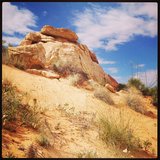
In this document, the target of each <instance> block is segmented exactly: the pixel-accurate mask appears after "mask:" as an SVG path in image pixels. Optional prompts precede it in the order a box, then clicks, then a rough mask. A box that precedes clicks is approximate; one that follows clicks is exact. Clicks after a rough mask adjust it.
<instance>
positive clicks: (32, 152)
mask: <svg viewBox="0 0 160 160" xmlns="http://www.w3.org/2000/svg"><path fill="white" fill-rule="evenodd" d="M27 157H28V158H37V148H36V147H35V146H34V145H33V144H31V145H30V146H29V148H28V152H27Z"/></svg>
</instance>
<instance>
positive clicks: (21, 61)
mask: <svg viewBox="0 0 160 160" xmlns="http://www.w3.org/2000/svg"><path fill="white" fill-rule="evenodd" d="M8 53H9V56H10V58H11V59H12V63H13V65H15V66H18V67H19V68H23V69H28V68H37V69H39V68H44V66H45V49H44V47H43V45H42V44H39V43H38V44H32V45H24V46H18V47H8Z"/></svg>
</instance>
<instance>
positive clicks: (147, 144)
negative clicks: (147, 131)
mask: <svg viewBox="0 0 160 160" xmlns="http://www.w3.org/2000/svg"><path fill="white" fill-rule="evenodd" d="M143 146H144V149H145V150H146V151H147V150H148V149H149V148H150V147H151V146H152V143H151V142H150V141H149V140H148V139H147V140H145V141H144V142H143Z"/></svg>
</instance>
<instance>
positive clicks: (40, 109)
mask: <svg viewBox="0 0 160 160" xmlns="http://www.w3.org/2000/svg"><path fill="white" fill-rule="evenodd" d="M5 50H6V49H5V48H4V51H5ZM7 54H8V56H7ZM3 55H5V56H6V57H5V58H6V59H3V62H4V63H5V62H6V64H3V65H2V99H3V101H2V106H3V108H2V124H3V127H2V156H3V157H10V158H13V157H19V158H20V157H26V158H27V157H29V158H36V157H41V158H44V157H45V158H48V157H50V158H56V157H57V158H65V157H67V158H71V157H78V158H95V157H102V158H111V157H112V158H115V157H121V158H126V157H147V158H149V157H156V156H157V108H156V107H155V106H153V104H152V98H151V97H149V96H148V97H144V96H143V94H142V93H141V92H140V90H138V89H136V88H134V87H133V86H128V88H127V89H123V90H120V91H119V92H118V87H119V83H118V82H117V81H116V80H115V79H114V77H112V76H111V75H109V74H107V73H106V72H105V71H104V70H103V68H102V67H101V66H100V65H99V62H98V59H97V57H96V54H95V53H93V52H92V51H90V50H89V48H88V47H87V46H86V45H84V44H81V43H79V42H78V36H77V35H76V33H74V32H73V31H71V30H69V29H65V28H55V27H52V26H48V25H45V26H43V27H42V28H41V30H40V31H39V32H31V33H28V34H27V35H26V36H25V37H24V39H23V40H22V41H21V43H20V44H19V45H18V46H16V47H8V48H7V52H6V54H5V52H4V53H3ZM7 57H8V61H7Z"/></svg>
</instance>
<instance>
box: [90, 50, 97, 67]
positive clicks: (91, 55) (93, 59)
mask: <svg viewBox="0 0 160 160" xmlns="http://www.w3.org/2000/svg"><path fill="white" fill-rule="evenodd" d="M89 55H90V57H91V59H92V61H93V62H96V63H98V64H99V62H98V59H97V57H96V55H95V54H94V53H93V52H89Z"/></svg>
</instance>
